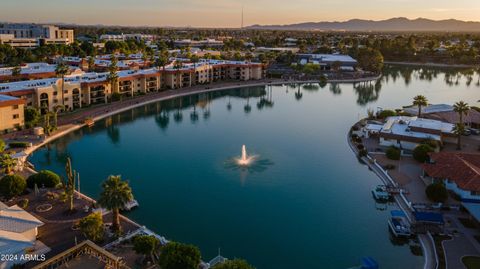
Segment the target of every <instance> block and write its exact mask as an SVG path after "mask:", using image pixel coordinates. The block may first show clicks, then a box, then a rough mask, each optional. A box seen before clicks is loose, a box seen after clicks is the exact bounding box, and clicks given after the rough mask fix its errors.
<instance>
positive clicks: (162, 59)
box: [155, 50, 168, 71]
mask: <svg viewBox="0 0 480 269" xmlns="http://www.w3.org/2000/svg"><path fill="white" fill-rule="evenodd" d="M167 63H168V51H166V50H163V51H160V53H159V55H158V58H157V59H156V60H155V66H157V67H158V68H159V69H160V67H161V68H162V69H163V71H165V65H167Z"/></svg>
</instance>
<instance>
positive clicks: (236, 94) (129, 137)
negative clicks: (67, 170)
mask: <svg viewBox="0 0 480 269" xmlns="http://www.w3.org/2000/svg"><path fill="white" fill-rule="evenodd" d="M478 79H479V76H478V74H476V73H473V72H470V71H468V70H458V69H433V68H413V67H394V66H387V67H386V68H385V71H384V76H383V77H382V78H381V79H380V80H379V81H378V82H371V83H359V84H355V85H354V84H327V85H322V86H323V87H321V86H320V85H318V84H306V85H284V86H271V87H250V88H242V89H234V90H227V91H221V92H212V93H209V94H200V95H193V96H188V97H183V98H180V99H174V100H168V101H164V102H158V103H155V104H149V105H145V106H142V107H139V108H135V109H132V110H130V111H127V112H123V113H120V114H117V115H114V116H112V117H109V118H106V119H104V120H101V121H98V122H96V124H95V126H94V127H92V128H83V129H80V130H78V131H75V132H72V133H70V134H68V135H66V136H64V137H62V138H60V139H58V140H56V141H54V142H52V143H51V144H49V145H48V146H47V147H44V148H41V149H40V150H38V151H36V152H35V153H34V154H33V156H32V157H31V158H30V161H31V162H32V163H33V164H34V165H35V167H36V169H38V170H40V169H50V170H53V171H55V172H57V173H60V174H64V166H65V159H66V157H67V156H70V157H71V158H72V161H73V166H74V168H75V170H77V171H78V172H79V173H80V176H81V191H82V192H84V193H86V194H87V195H89V196H92V197H94V198H97V197H98V195H99V193H100V184H101V182H102V181H103V180H105V179H106V178H107V177H108V176H109V175H111V174H114V175H117V174H118V175H121V176H122V178H123V179H128V180H129V182H130V185H131V187H132V189H133V193H134V195H135V198H136V199H137V200H138V202H139V203H140V207H139V208H137V209H135V210H134V211H132V212H129V213H127V216H128V217H130V218H132V219H133V220H135V221H137V222H139V223H141V224H143V225H146V226H147V227H148V228H150V229H152V230H153V231H155V232H157V233H158V234H161V235H163V236H165V237H167V238H168V239H170V240H176V241H181V242H186V243H192V244H195V245H197V246H199V247H200V249H201V251H202V255H203V258H204V260H207V261H208V260H210V259H211V258H213V257H214V256H216V255H217V253H218V249H219V248H220V249H221V253H222V255H223V256H226V257H230V258H233V257H241V258H244V259H247V260H248V261H249V262H250V263H252V264H253V265H255V266H256V267H257V268H349V267H352V266H355V265H358V264H359V262H360V259H361V258H362V257H364V256H372V257H374V258H375V259H376V260H377V261H378V262H379V263H380V266H381V268H392V269H395V268H398V269H400V268H422V267H423V257H419V256H414V255H413V254H412V251H411V249H410V246H411V245H418V243H414V242H411V243H410V244H403V245H402V244H398V243H396V242H394V241H392V240H391V239H390V237H391V236H390V234H389V231H388V227H387V219H388V216H389V210H391V209H394V208H395V206H394V205H389V206H388V209H387V210H384V209H385V208H383V207H382V206H379V205H376V204H375V202H374V201H373V199H372V195H371V189H372V188H373V187H374V186H376V185H377V184H380V179H378V178H377V176H376V175H375V174H374V173H372V172H371V171H369V170H368V168H367V167H366V166H364V165H362V164H361V163H359V161H358V160H357V158H356V156H354V154H353V153H352V151H351V150H350V148H349V146H348V144H347V132H348V130H349V128H350V126H351V125H352V124H353V123H354V122H356V121H357V120H358V119H360V118H361V117H363V116H365V115H366V114H367V109H373V110H376V109H377V108H379V107H381V108H384V109H387V108H399V107H401V106H404V105H408V104H410V103H411V101H412V98H413V97H414V96H415V95H418V94H422V95H425V96H426V97H427V98H428V99H429V102H430V103H449V104H452V103H453V102H455V101H459V100H464V101H466V102H469V103H470V104H471V105H474V104H475V102H476V101H477V100H478V99H480V83H478ZM242 145H246V148H247V153H248V154H251V155H256V158H257V159H256V161H255V162H254V163H253V164H252V166H250V167H248V168H241V167H238V166H237V165H235V163H234V162H233V159H234V158H236V157H238V156H240V154H241V147H242ZM72 240H73V239H72Z"/></svg>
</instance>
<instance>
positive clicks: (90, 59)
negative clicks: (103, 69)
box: [88, 56, 95, 72]
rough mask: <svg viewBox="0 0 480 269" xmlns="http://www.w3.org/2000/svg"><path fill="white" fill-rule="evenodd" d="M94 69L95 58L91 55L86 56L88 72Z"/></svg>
mask: <svg viewBox="0 0 480 269" xmlns="http://www.w3.org/2000/svg"><path fill="white" fill-rule="evenodd" d="M93 71H95V58H94V57H93V56H90V57H88V72H93Z"/></svg>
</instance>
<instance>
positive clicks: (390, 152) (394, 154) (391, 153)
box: [387, 147, 400, 160]
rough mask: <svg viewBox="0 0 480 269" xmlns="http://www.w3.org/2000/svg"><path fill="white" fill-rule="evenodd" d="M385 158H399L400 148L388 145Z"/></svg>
mask: <svg viewBox="0 0 480 269" xmlns="http://www.w3.org/2000/svg"><path fill="white" fill-rule="evenodd" d="M387 158H389V159H390V160H400V149H397V148H396V147H389V148H388V149H387Z"/></svg>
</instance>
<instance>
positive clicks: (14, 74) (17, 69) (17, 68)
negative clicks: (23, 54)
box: [12, 65, 22, 78]
mask: <svg viewBox="0 0 480 269" xmlns="http://www.w3.org/2000/svg"><path fill="white" fill-rule="evenodd" d="M21 73H22V68H21V67H20V66H19V65H17V66H15V67H13V68H12V77H14V78H17V77H18V76H20V74H21Z"/></svg>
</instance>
